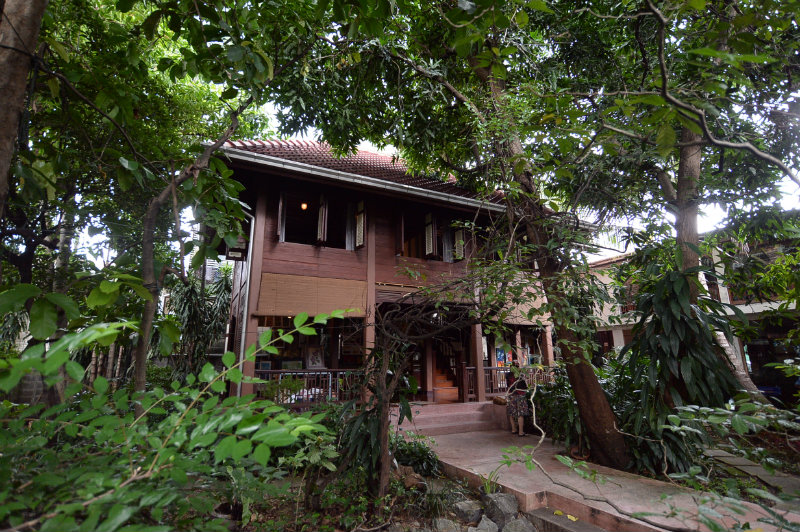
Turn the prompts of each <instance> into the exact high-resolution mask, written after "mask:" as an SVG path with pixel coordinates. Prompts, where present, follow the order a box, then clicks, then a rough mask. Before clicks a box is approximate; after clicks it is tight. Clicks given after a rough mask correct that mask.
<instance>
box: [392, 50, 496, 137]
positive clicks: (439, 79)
mask: <svg viewBox="0 0 800 532" xmlns="http://www.w3.org/2000/svg"><path fill="white" fill-rule="evenodd" d="M389 55H390V56H391V57H393V58H395V59H398V60H400V61H402V62H404V63H405V64H407V65H408V66H410V67H411V68H413V69H414V70H415V71H416V72H417V73H418V74H420V75H422V76H424V77H426V78H428V79H432V80H434V81H437V82H439V83H441V84H442V85H443V86H444V87H445V88H446V89H447V90H448V91H450V93H451V94H452V95H453V96H454V97H455V98H456V100H458V101H460V102H462V103H465V104H467V105H468V106H469V108H470V109H472V112H473V113H475V116H477V117H478V120H480V121H481V124H485V123H486V117H485V116H484V115H483V113H482V112H481V110H480V109H478V106H477V105H475V104H474V103H473V102H472V100H470V99H469V98H467V97H466V96H465V95H464V94H462V93H461V91H459V90H458V89H456V88H455V87H454V86H453V85H452V84H451V83H450V82H449V81H447V80H446V79H444V76H442V75H441V74H434V73H433V72H429V71H428V70H426V69H424V68H422V67H421V66H419V65H417V64H416V63H414V62H413V61H412V60H410V59H408V58H407V57H403V56H402V55H400V54H397V53H390V54H389Z"/></svg>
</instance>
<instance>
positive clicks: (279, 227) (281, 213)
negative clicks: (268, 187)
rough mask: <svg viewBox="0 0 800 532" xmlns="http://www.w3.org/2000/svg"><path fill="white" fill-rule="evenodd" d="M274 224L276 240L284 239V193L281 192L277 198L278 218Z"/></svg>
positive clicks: (282, 240) (281, 240) (283, 240)
mask: <svg viewBox="0 0 800 532" xmlns="http://www.w3.org/2000/svg"><path fill="white" fill-rule="evenodd" d="M277 222H278V223H277V224H275V234H276V235H278V242H285V241H286V195H285V194H284V193H283V192H281V195H280V198H278V220H277Z"/></svg>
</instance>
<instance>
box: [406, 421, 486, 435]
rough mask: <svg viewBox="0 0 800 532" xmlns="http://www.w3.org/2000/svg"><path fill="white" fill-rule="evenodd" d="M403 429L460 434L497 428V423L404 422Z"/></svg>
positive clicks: (439, 433)
mask: <svg viewBox="0 0 800 532" xmlns="http://www.w3.org/2000/svg"><path fill="white" fill-rule="evenodd" d="M401 428H402V429H403V430H409V431H412V432H415V433H417V434H422V435H423V436H441V435H443V434H460V433H462V432H481V431H485V430H497V425H495V424H494V423H492V422H489V421H468V422H463V421H461V422H458V423H447V424H440V425H431V426H425V427H420V426H415V425H408V426H406V424H405V423H404V424H403V425H401Z"/></svg>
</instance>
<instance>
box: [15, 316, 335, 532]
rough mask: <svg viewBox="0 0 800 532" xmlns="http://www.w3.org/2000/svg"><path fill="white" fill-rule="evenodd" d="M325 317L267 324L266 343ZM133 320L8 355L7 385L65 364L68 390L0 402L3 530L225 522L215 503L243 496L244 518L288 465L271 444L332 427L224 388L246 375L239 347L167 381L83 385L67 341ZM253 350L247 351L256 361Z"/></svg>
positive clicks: (219, 525)
mask: <svg viewBox="0 0 800 532" xmlns="http://www.w3.org/2000/svg"><path fill="white" fill-rule="evenodd" d="M327 319H328V316H327V315H321V316H317V317H316V318H315V320H314V321H313V322H312V321H311V320H308V317H307V316H305V315H299V316H297V318H296V320H295V329H294V330H292V331H286V332H283V331H281V332H280V333H279V334H278V335H276V338H272V337H271V332H270V333H265V334H264V335H262V337H261V339H260V345H261V348H264V349H270V347H271V346H270V344H271V343H272V342H274V341H278V340H279V341H291V338H292V336H293V335H295V334H298V333H299V334H308V333H310V332H313V328H311V327H309V326H308V325H310V324H312V323H324V322H325V321H326V320H327ZM130 326H131V324H126V323H119V324H102V325H100V324H98V325H93V326H90V327H88V328H86V329H84V330H83V331H80V332H78V333H70V334H67V335H65V336H63V337H62V338H61V339H60V340H59V341H58V342H56V343H54V344H53V345H52V346H51V347H50V349H49V350H48V351H47V353H46V354H45V356H43V357H42V356H41V353H40V352H39V349H37V348H36V347H34V348H31V349H30V350H28V351H26V352H25V353H23V354H22V356H21V357H20V358H18V359H10V360H4V361H3V362H2V365H1V366H0V375H1V376H2V381H0V384H2V389H3V390H4V391H8V390H10V389H11V388H12V387H13V385H14V384H15V383H16V382H18V381H19V380H20V379H21V378H22V377H23V376H24V374H25V373H26V372H29V371H37V372H39V373H41V374H42V375H43V376H44V377H45V378H46V379H48V380H52V379H59V378H60V373H61V371H62V370H63V371H65V372H66V375H67V383H66V385H65V395H66V397H67V398H68V399H67V400H66V401H64V402H61V403H59V404H56V405H54V406H51V407H47V406H46V405H44V404H35V405H16V404H13V403H10V402H9V401H4V402H3V403H2V406H0V411H1V412H2V416H0V419H2V421H0V423H2V428H3V430H2V431H0V442H1V444H2V448H3V452H2V455H0V471H1V472H2V475H3V478H4V479H6V482H4V486H3V489H2V497H0V522H2V523H3V527H4V528H5V529H8V530H31V529H36V530H73V529H80V530H95V529H97V530H111V531H115V530H152V531H159V530H174V529H186V530H212V529H216V530H225V529H226V524H225V522H224V521H223V520H221V519H218V518H215V514H214V511H215V508H216V507H217V506H219V505H221V504H222V503H223V502H226V501H227V503H228V505H229V506H230V505H236V506H238V507H239V508H241V510H240V515H239V519H240V520H241V522H243V523H247V522H248V521H249V519H250V518H251V517H252V512H251V511H250V510H249V506H250V504H251V503H252V502H253V500H260V498H261V497H263V496H264V494H269V493H271V491H270V490H272V493H274V489H275V485H274V482H275V481H277V480H280V479H281V478H282V477H283V476H285V475H286V472H287V471H288V470H289V468H288V467H287V465H286V464H285V463H284V462H282V461H281V460H277V461H276V460H273V459H272V455H273V452H274V450H275V449H278V448H281V447H285V446H288V445H292V444H294V443H295V442H297V441H298V440H299V439H301V438H303V437H304V436H303V435H317V434H318V435H320V437H322V436H321V435H322V434H324V433H325V432H326V429H325V427H324V426H323V425H320V424H319V421H320V418H321V417H322V416H321V415H316V416H314V415H312V414H311V413H307V414H299V415H298V414H292V413H290V412H287V411H286V410H285V409H284V408H282V407H280V406H277V405H275V403H273V402H272V401H267V400H257V399H255V398H254V397H253V396H244V397H225V395H224V392H225V391H226V390H227V387H228V386H229V384H230V383H234V384H235V383H239V382H242V380H243V377H242V373H241V370H240V365H241V362H237V360H236V357H235V356H234V354H233V353H231V352H228V353H226V354H225V355H224V356H223V364H224V366H225V368H224V370H223V371H221V372H217V371H216V370H215V369H214V367H213V366H212V365H211V364H209V363H206V364H205V366H204V367H203V368H202V370H201V371H200V372H199V373H198V374H197V375H193V374H190V375H189V376H187V377H186V380H185V382H183V383H181V382H178V381H175V382H173V383H172V384H171V386H170V388H168V389H163V388H160V387H155V388H153V389H151V390H147V391H144V392H132V391H131V390H130V389H129V388H127V387H120V388H119V389H117V390H112V389H111V388H110V386H109V382H108V380H107V379H105V378H104V377H102V376H99V377H97V378H96V379H95V380H94V382H93V383H92V384H91V385H87V384H84V382H83V380H84V377H85V371H84V368H83V367H81V366H80V365H79V364H78V363H76V362H74V361H72V360H69V355H70V351H71V350H74V349H76V348H80V347H83V346H86V345H90V344H92V343H94V342H97V341H106V342H109V341H111V340H113V338H115V337H116V336H117V335H118V334H119V333H120V332H121V331H123V330H124V329H125V328H126V327H130ZM103 339H104V340H103ZM255 352H256V346H252V347H251V348H250V349H249V350H248V353H247V357H248V359H249V360H253V359H254V355H255ZM135 406H138V408H134V407H135ZM137 410H141V414H138V413H137ZM309 437H310V436H309ZM293 459H294V460H296V461H297V460H300V454H299V453H295V454H294V455H293ZM254 486H257V488H256V487H254ZM254 492H256V493H258V496H254V495H253V493H254ZM166 523H168V524H166Z"/></svg>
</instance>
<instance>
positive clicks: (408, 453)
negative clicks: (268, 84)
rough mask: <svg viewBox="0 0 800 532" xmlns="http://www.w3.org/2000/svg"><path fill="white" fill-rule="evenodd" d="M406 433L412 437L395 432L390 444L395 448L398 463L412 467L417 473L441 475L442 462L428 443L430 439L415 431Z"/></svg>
mask: <svg viewBox="0 0 800 532" xmlns="http://www.w3.org/2000/svg"><path fill="white" fill-rule="evenodd" d="M406 434H407V435H408V436H409V437H410V438H411V439H409V440H407V439H405V438H403V437H402V436H400V435H397V434H394V435H393V438H392V441H391V444H390V445H391V447H392V448H393V449H394V458H395V460H397V463H398V464H400V465H404V466H410V467H412V468H413V469H414V471H415V472H416V473H417V474H420V475H422V476H424V477H435V476H439V475H441V471H442V468H441V463H440V462H439V458H438V457H437V456H436V453H435V452H433V449H431V448H430V446H429V445H428V442H427V440H428V439H427V438H426V437H425V436H420V435H417V434H414V433H413V432H407V433H406Z"/></svg>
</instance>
